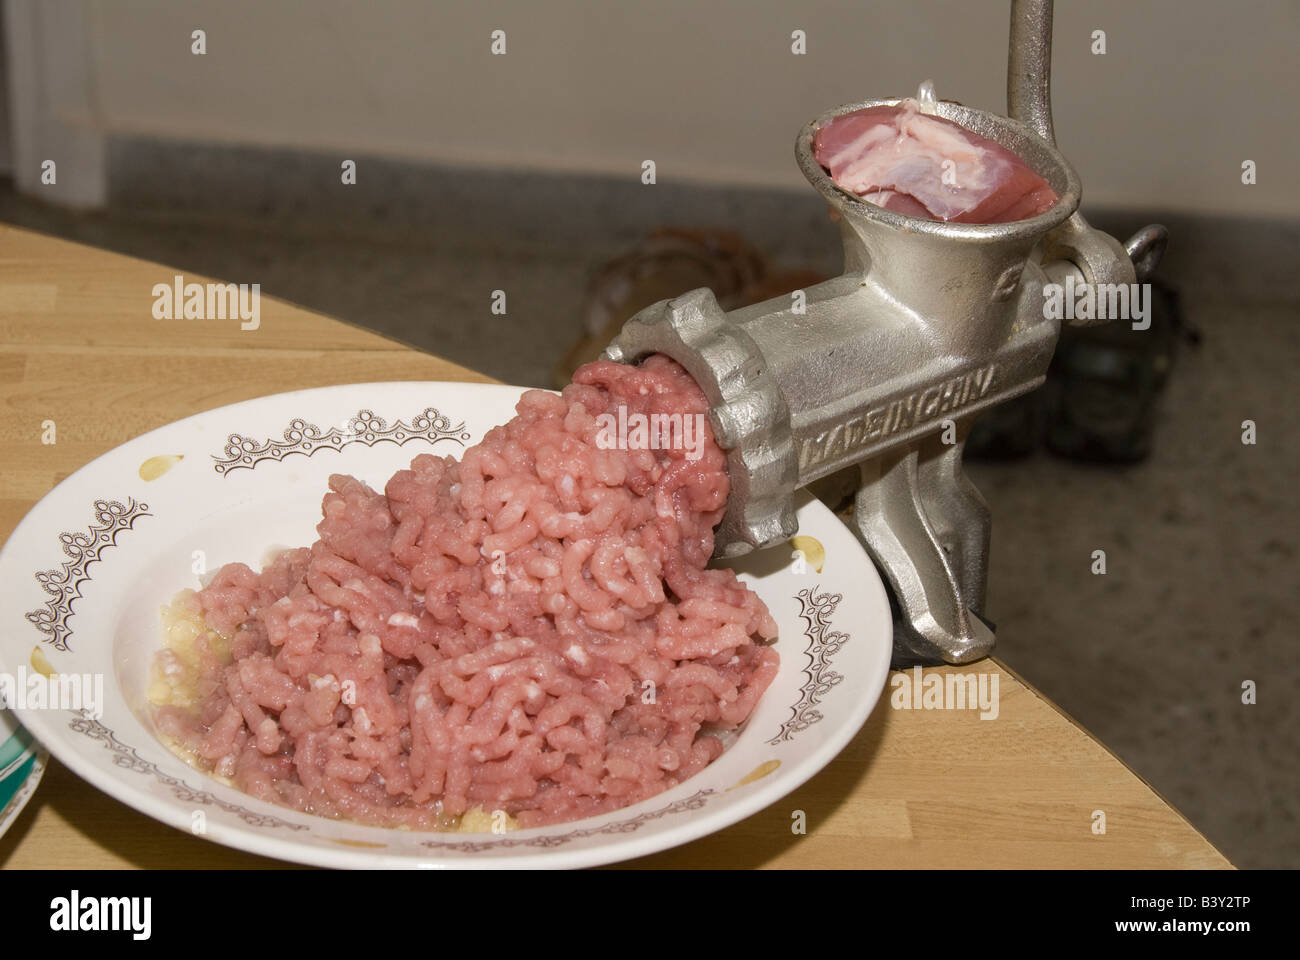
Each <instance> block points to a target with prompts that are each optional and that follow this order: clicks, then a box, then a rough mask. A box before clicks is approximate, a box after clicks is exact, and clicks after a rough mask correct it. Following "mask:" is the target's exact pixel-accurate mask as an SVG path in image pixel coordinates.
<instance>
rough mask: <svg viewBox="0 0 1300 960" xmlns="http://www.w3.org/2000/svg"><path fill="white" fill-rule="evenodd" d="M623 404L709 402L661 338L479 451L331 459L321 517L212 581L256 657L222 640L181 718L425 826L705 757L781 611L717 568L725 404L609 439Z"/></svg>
mask: <svg viewBox="0 0 1300 960" xmlns="http://www.w3.org/2000/svg"><path fill="white" fill-rule="evenodd" d="M620 405H623V406H625V407H626V410H627V413H628V414H629V416H631V415H632V414H635V413H641V414H645V415H652V414H679V415H682V414H686V415H691V414H706V413H707V410H708V403H707V401H706V400H705V397H704V395H703V393H702V392H701V391H700V389H699V387H698V386H697V385H696V384H695V382H694V381H693V380H692V379H691V378H690V376H689V375H687V374H686V372H685V371H684V370H682V368H681V367H679V366H678V365H677V364H676V363H674V362H673V361H671V360H669V359H667V358H665V357H660V356H655V357H650V358H649V359H647V360H646V361H645V362H644V363H643V364H641V365H640V366H636V367H633V366H627V365H621V364H614V363H608V362H597V363H592V364H588V365H587V366H585V367H583V368H581V369H580V370H579V371H578V372H577V373H576V374H575V375H574V377H573V382H572V383H571V384H570V385H569V386H568V387H566V388H565V389H564V391H563V393H562V395H559V396H557V395H555V394H551V393H546V392H542V391H537V390H534V391H529V392H527V393H525V394H524V395H523V396H522V398H521V399H520V401H519V403H518V405H517V407H516V410H517V416H516V417H515V418H514V419H513V420H511V421H510V422H509V423H506V424H505V425H504V426H499V427H495V428H493V429H492V430H490V431H489V432H488V433H487V435H486V436H485V437H484V439H483V441H482V442H481V443H480V444H478V445H477V446H474V447H470V448H469V449H467V450H466V451H465V453H464V456H463V457H462V458H461V460H460V462H457V461H456V460H454V459H453V458H451V457H436V456H433V455H431V454H421V455H420V456H418V457H416V458H415V459H414V460H413V461H412V462H411V465H410V469H407V470H400V471H398V472H397V473H395V474H394V475H393V476H392V478H391V479H389V481H388V483H387V485H386V487H385V488H384V491H383V493H379V492H377V491H375V490H372V489H371V488H370V487H368V486H366V485H365V484H364V483H361V482H360V481H358V480H356V479H354V478H352V477H348V476H339V475H336V476H333V477H331V478H330V482H329V487H330V492H329V493H327V494H326V495H325V498H324V503H323V505H322V512H323V519H322V520H321V522H320V524H319V525H318V527H317V531H318V533H319V535H320V539H319V540H317V541H316V542H315V543H314V544H312V545H311V546H310V547H307V548H302V549H296V550H289V551H286V552H284V553H282V554H281V555H279V556H278V558H276V559H275V560H274V562H272V563H270V564H269V565H268V566H267V568H266V569H265V570H263V571H262V572H261V573H260V574H259V573H255V572H253V571H252V570H251V569H249V568H248V567H247V566H245V565H243V564H240V563H233V564H228V565H227V566H225V567H223V568H222V569H221V570H220V571H219V572H217V574H216V575H215V576H214V577H213V579H212V580H211V582H210V583H209V584H208V585H207V587H206V588H204V589H203V590H202V591H200V592H199V594H198V597H199V601H200V603H201V605H202V611H203V615H204V618H205V620H206V622H207V624H208V626H209V627H210V628H212V629H213V630H215V631H216V632H218V633H220V634H222V635H223V636H227V637H230V638H232V639H231V652H232V653H233V658H234V659H233V662H231V663H225V662H223V661H222V660H220V659H218V658H217V657H216V656H214V655H206V656H205V657H204V660H203V664H204V665H203V668H202V680H201V688H200V709H199V711H198V715H197V716H196V715H195V714H194V713H193V712H190V711H186V710H184V709H180V708H177V707H161V708H159V709H158V710H157V713H156V716H157V721H158V724H159V727H160V729H161V730H162V731H163V732H164V733H165V734H167V735H169V736H171V737H172V738H174V739H175V741H176V742H177V743H178V745H179V746H181V747H182V748H184V749H187V750H189V751H192V752H193V753H194V754H196V755H197V756H198V757H199V758H201V760H202V761H203V762H204V763H206V764H209V765H211V767H212V768H213V769H215V770H216V771H217V772H218V773H220V774H223V775H225V776H227V777H230V778H232V779H233V780H234V782H235V783H236V784H238V786H240V787H241V788H242V789H243V790H245V791H247V792H248V793H250V794H253V795H255V796H257V797H260V798H263V799H266V800H271V801H275V802H278V803H281V804H285V805H287V806H289V807H292V808H294V809H298V810H303V811H308V812H312V813H317V814H321V815H325V816H330V817H338V818H347V819H352V820H357V821H362V822H367V823H375V824H382V825H388V826H407V827H413V828H417V829H418V828H435V827H437V826H440V825H446V824H447V822H448V818H449V817H455V816H458V815H460V814H462V813H464V812H465V811H466V810H467V809H469V808H473V807H481V808H482V809H484V810H486V811H494V810H504V811H506V812H508V813H509V814H511V815H513V816H514V817H515V818H516V820H517V822H518V823H519V825H521V826H525V827H527V826H537V825H542V824H548V823H555V822H559V821H566V820H572V819H577V818H580V817H585V816H590V815H594V814H599V813H602V812H606V811H609V810H612V809H615V808H618V807H622V806H625V805H627V804H631V803H635V802H637V801H640V800H643V799H645V798H647V797H650V796H652V795H654V794H656V793H658V792H660V791H662V790H665V789H667V788H669V787H671V786H673V785H675V784H677V783H679V782H681V781H682V780H685V779H686V778H687V777H690V776H692V775H694V774H695V773H698V772H699V771H700V770H702V769H703V768H704V767H705V766H707V765H708V764H709V763H710V762H712V761H713V760H714V759H715V758H716V757H717V756H718V755H719V754H720V753H721V752H722V749H723V745H722V742H721V741H720V740H719V739H718V737H717V736H715V735H714V734H716V733H719V732H722V731H725V730H729V729H734V728H736V727H737V726H738V725H739V724H741V723H743V722H744V721H745V719H746V718H747V717H748V716H749V715H750V713H751V711H752V710H753V709H754V705H755V703H756V702H757V701H758V699H759V697H760V696H761V695H762V693H763V691H764V690H765V689H766V688H767V686H768V684H769V683H771V681H772V679H773V677H774V676H775V675H776V671H777V664H778V657H777V654H776V651H775V650H774V649H772V647H771V646H769V645H766V644H764V643H763V642H762V641H763V640H767V639H770V638H773V637H775V635H776V624H775V622H774V621H773V619H772V617H771V615H770V614H769V613H768V610H767V608H766V607H765V606H764V604H763V602H762V601H761V600H760V599H759V598H758V596H757V595H756V594H755V593H753V592H752V591H750V590H749V589H748V588H747V587H745V586H744V585H743V584H742V583H740V582H739V581H738V580H737V578H736V576H735V574H734V573H733V572H732V571H730V570H727V569H705V564H706V563H707V561H708V560H709V557H710V554H711V553H712V550H713V527H714V525H715V524H717V523H718V521H719V520H720V519H721V516H722V513H723V510H724V508H725V505H726V501H727V493H728V478H727V474H726V470H725V457H724V454H723V453H722V451H721V450H720V449H719V448H718V446H717V444H716V442H715V441H714V439H713V435H712V432H711V430H709V429H708V427H707V419H706V418H703V417H702V418H701V420H703V421H704V422H705V431H706V435H705V438H704V443H703V450H702V451H700V450H699V448H698V447H696V448H695V449H694V450H682V449H648V448H645V446H644V445H643V448H642V449H603V448H602V446H608V442H606V443H604V444H603V445H602V444H601V443H599V442H598V441H597V435H598V428H597V422H596V417H597V416H598V415H600V414H605V413H608V414H615V413H616V412H617V410H618V408H619V406H620ZM697 454H698V456H696V455H697ZM692 457H695V458H694V459H692Z"/></svg>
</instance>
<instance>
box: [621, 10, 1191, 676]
mask: <svg viewBox="0 0 1300 960" xmlns="http://www.w3.org/2000/svg"><path fill="white" fill-rule="evenodd" d="M1051 37H1052V4H1051V0H1013V2H1012V5H1011V38H1010V55H1009V58H1008V71H1007V104H1008V112H1009V113H1010V114H1011V116H1012V117H1014V118H1015V119H1008V118H1007V117H1002V116H999V115H997V114H993V113H989V112H986V111H982V110H976V109H973V108H970V107H965V106H962V105H960V104H957V103H952V102H947V101H940V102H938V103H936V104H934V107H933V112H934V113H935V114H936V115H937V116H940V117H943V118H945V119H948V120H951V121H953V122H955V123H957V124H959V125H961V126H963V127H965V128H966V129H968V130H971V131H973V132H975V133H977V134H979V135H981V136H983V137H986V138H988V139H990V140H993V141H994V142H996V143H998V144H1000V145H1001V146H1003V147H1005V148H1006V149H1008V150H1010V151H1011V152H1012V153H1014V154H1015V155H1016V156H1018V157H1020V158H1021V159H1022V160H1023V161H1024V162H1025V163H1026V164H1028V165H1029V166H1030V167H1031V168H1032V169H1033V170H1034V171H1035V172H1036V173H1038V174H1039V176H1041V177H1042V178H1043V179H1044V180H1046V181H1047V183H1048V184H1049V185H1050V186H1051V187H1052V189H1053V190H1055V191H1056V194H1057V196H1058V198H1059V199H1058V201H1057V203H1056V204H1055V205H1054V206H1053V207H1052V208H1051V209H1050V210H1048V211H1046V212H1045V213H1042V214H1039V215H1038V216H1034V217H1031V218H1029V219H1025V220H1018V221H1013V222H1006V223H992V224H967V223H952V222H944V221H938V220H926V219H920V218H916V217H911V216H907V215H904V214H901V213H896V212H893V211H890V210H886V209H884V208H883V207H879V206H876V205H874V204H871V203H868V202H866V201H864V200H862V199H860V198H859V197H857V196H856V195H854V194H852V193H849V192H847V191H845V190H842V189H841V188H840V187H839V186H837V185H836V183H835V182H834V181H833V180H832V179H831V177H830V176H829V175H828V174H827V173H826V171H825V170H823V169H822V167H821V165H820V164H819V163H818V162H817V160H816V159H815V157H814V155H813V136H814V134H815V133H816V131H817V129H818V128H819V127H820V126H821V125H822V124H823V123H825V122H827V121H829V120H830V119H831V118H832V117H835V116H839V115H841V114H845V113H851V112H853V111H856V110H861V109H864V108H866V107H874V106H894V105H897V104H899V103H900V102H901V101H900V100H898V99H885V100H869V101H864V102H862V103H855V104H850V105H847V106H842V107H838V108H836V109H834V110H831V111H829V112H828V113H825V114H823V115H822V116H821V117H818V118H817V119H816V120H814V121H812V122H811V123H809V124H808V125H807V126H805V127H804V128H803V129H802V130H801V131H800V133H799V136H798V138H797V139H796V141H795V157H796V159H797V161H798V163H799V167H800V169H801V170H802V171H803V173H804V176H806V177H807V178H808V181H809V182H810V183H811V184H812V185H813V187H814V188H815V189H816V190H817V192H818V193H820V194H821V195H822V196H823V197H824V198H825V199H826V201H827V202H828V203H829V204H830V205H831V207H832V208H833V209H835V210H836V211H837V212H838V214H839V220H840V226H841V231H842V234H843V243H844V273H843V274H842V275H841V276H839V277H836V278H834V279H832V280H827V281H825V282H824V283H820V284H818V285H816V286H814V287H810V288H809V289H808V290H806V291H804V302H803V303H802V304H799V308H798V309H796V306H795V302H794V300H793V298H791V297H790V296H785V297H777V298H775V299H772V300H768V301H765V302H763V303H759V304H755V305H753V306H749V307H744V308H742V309H739V310H733V311H731V312H729V313H728V312H725V311H723V310H722V309H721V308H720V307H719V305H718V302H717V300H716V298H715V297H714V295H713V292H712V291H711V290H708V289H707V288H701V289H698V290H693V291H691V292H689V293H687V294H684V295H682V296H680V297H677V298H675V299H672V300H665V301H661V302H659V303H657V304H654V305H652V306H650V307H647V308H646V309H645V310H642V311H641V312H640V313H638V314H637V315H636V316H634V317H633V318H632V319H631V320H629V321H628V322H627V324H626V325H625V326H624V327H623V329H622V331H621V332H620V333H619V335H618V336H617V337H616V338H615V339H614V341H613V342H612V343H611V344H610V346H609V347H608V348H607V350H606V352H605V356H606V358H608V359H611V360H615V361H619V362H625V363H631V362H635V361H637V360H640V359H642V358H644V357H646V356H648V355H649V354H652V353H663V354H666V355H667V356H669V357H671V358H672V359H674V360H676V361H677V362H678V363H680V364H681V365H682V366H683V367H684V368H685V369H686V370H687V371H688V372H689V373H690V374H691V375H692V376H693V377H694V378H695V379H696V381H697V382H698V383H699V385H700V387H701V389H702V390H703V391H704V393H705V395H706V396H707V397H708V400H709V403H710V406H711V409H710V414H709V417H710V422H711V424H712V426H713V431H714V434H715V436H716V438H717V441H718V443H719V445H720V446H721V447H722V448H723V449H724V450H726V451H727V460H728V471H729V473H730V476H731V496H730V499H729V501H728V506H727V510H726V513H725V515H724V517H723V520H722V523H721V524H720V526H719V527H718V529H717V532H716V550H715V553H716V555H717V556H719V557H735V556H739V555H742V554H744V553H748V552H749V551H751V550H754V549H760V548H763V547H767V546H772V545H775V544H779V543H784V542H785V541H787V540H788V539H789V538H790V537H792V536H793V535H794V534H795V532H796V530H797V522H796V520H795V512H794V494H795V491H796V490H797V489H799V488H800V487H803V486H805V485H806V484H809V483H811V482H812V481H814V480H818V479H820V478H822V477H825V476H828V475H829V474H831V473H834V472H836V471H838V470H841V469H843V468H846V467H851V466H853V465H857V468H858V470H859V477H858V479H857V494H856V497H855V501H854V511H853V516H852V520H851V524H852V526H853V528H854V531H855V533H856V534H857V536H858V538H859V540H861V542H862V544H863V546H864V547H865V548H866V550H867V552H868V554H869V555H870V556H871V558H872V560H873V561H874V562H875V564H876V566H877V567H878V568H879V570H880V572H881V575H882V577H883V579H884V580H885V582H886V584H887V585H888V588H889V592H890V597H891V602H892V604H893V607H894V614H895V623H894V663H895V666H906V665H911V664H917V663H923V664H928V663H944V662H946V663H969V662H971V661H973V660H978V659H980V658H982V657H985V656H987V655H988V654H989V652H990V651H991V650H992V647H993V642H994V638H993V632H992V630H991V629H990V628H989V626H987V625H986V624H985V622H984V621H983V620H981V619H980V617H979V616H978V614H979V613H980V612H981V611H982V609H983V605H984V600H985V588H986V584H987V579H988V550H989V528H990V516H989V509H988V506H987V504H986V503H985V502H984V499H983V497H981V496H980V493H979V491H978V490H976V489H975V487H974V485H973V484H972V483H971V482H970V480H969V479H968V478H967V477H966V475H965V474H964V472H963V471H962V451H963V447H964V444H965V440H966V437H967V435H968V433H969V430H970V426H971V424H972V423H973V421H974V419H975V417H976V416H977V415H978V414H979V413H981V412H982V411H984V410H986V409H988V408H989V407H992V406H994V405H995V404H998V403H1001V402H1003V401H1005V400H1010V399H1012V398H1013V397H1017V396H1020V395H1021V394H1024V393H1027V392H1028V391H1030V390H1033V389H1035V388H1036V387H1038V386H1039V385H1040V384H1042V383H1043V381H1044V379H1045V378H1046V375H1047V369H1048V365H1049V363H1050V362H1051V359H1052V353H1053V351H1054V350H1055V347H1056V341H1057V337H1058V335H1059V333H1060V321H1059V320H1057V319H1052V318H1049V317H1047V316H1045V313H1046V311H1044V309H1043V303H1044V298H1043V293H1042V290H1043V286H1044V284H1046V283H1051V282H1063V280H1064V278H1065V277H1066V276H1067V275H1070V274H1073V276H1074V278H1075V282H1076V285H1077V284H1079V283H1097V284H1100V283H1132V282H1133V281H1134V280H1135V278H1136V275H1137V271H1135V268H1134V263H1137V264H1139V267H1140V268H1141V269H1142V273H1143V274H1145V273H1147V272H1149V271H1150V270H1152V269H1154V267H1155V264H1156V263H1157V262H1158V261H1159V258H1160V255H1161V253H1162V252H1163V248H1164V244H1165V231H1164V228H1163V227H1147V228H1145V229H1144V230H1142V231H1140V232H1139V233H1138V234H1137V235H1136V236H1135V237H1134V238H1133V239H1132V240H1131V241H1129V244H1128V245H1127V246H1121V245H1120V244H1119V242H1118V241H1116V240H1115V239H1114V238H1112V237H1110V236H1108V235H1106V234H1104V233H1101V232H1099V231H1097V230H1094V229H1092V228H1091V227H1089V226H1088V224H1087V223H1086V222H1085V221H1084V220H1083V218H1082V217H1081V216H1080V215H1079V214H1078V212H1077V208H1078V205H1079V198H1080V185H1079V180H1078V177H1077V176H1076V174H1075V172H1074V170H1073V169H1072V168H1071V167H1070V165H1069V163H1068V162H1067V161H1066V160H1065V158H1064V157H1063V156H1062V155H1061V154H1060V153H1059V152H1058V150H1057V149H1056V147H1055V145H1054V141H1053V133H1052V121H1051V99H1050V63H1051ZM1084 322H1088V321H1084Z"/></svg>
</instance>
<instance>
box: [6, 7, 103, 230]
mask: <svg viewBox="0 0 1300 960" xmlns="http://www.w3.org/2000/svg"><path fill="white" fill-rule="evenodd" d="M3 12H4V26H5V30H4V32H5V42H6V48H7V49H6V58H7V61H8V75H9V80H8V83H9V89H8V98H9V129H10V131H11V137H10V155H11V166H12V172H13V177H14V185H15V186H16V188H17V189H18V191H19V192H20V193H23V194H27V195H29V196H31V197H33V198H34V199H39V200H43V201H46V202H48V203H53V204H57V205H59V206H65V207H75V208H81V209H85V208H98V207H102V206H104V204H105V202H106V200H107V196H108V170H107V151H106V148H105V137H104V130H103V125H102V123H101V122H100V118H99V114H98V110H97V107H96V95H95V94H96V91H95V66H94V59H93V55H92V54H93V51H92V49H91V30H90V18H91V15H92V12H91V10H90V4H89V2H88V0H4V10H3ZM51 161H52V162H53V164H54V167H53V180H54V182H53V183H50V182H46V181H47V180H48V179H49V167H48V164H49V163H50V162H51Z"/></svg>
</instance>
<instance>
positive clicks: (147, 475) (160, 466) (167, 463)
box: [136, 453, 185, 483]
mask: <svg viewBox="0 0 1300 960" xmlns="http://www.w3.org/2000/svg"><path fill="white" fill-rule="evenodd" d="M184 459H185V456H184V455H183V454H180V453H166V454H162V455H160V456H157V457H150V458H149V459H148V460H146V461H145V462H144V463H142V464H140V469H139V470H138V471H136V472H137V473H139V474H140V479H141V480H143V481H144V482H145V483H148V482H149V481H151V480H157V479H158V478H159V477H161V476H162V475H163V474H164V473H166V472H167V471H168V470H170V469H171V468H172V467H174V466H176V464H178V463H180V462H181V461H182V460H184Z"/></svg>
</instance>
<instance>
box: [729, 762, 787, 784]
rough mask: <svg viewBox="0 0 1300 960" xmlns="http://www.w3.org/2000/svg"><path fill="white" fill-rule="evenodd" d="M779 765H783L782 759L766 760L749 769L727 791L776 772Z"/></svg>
mask: <svg viewBox="0 0 1300 960" xmlns="http://www.w3.org/2000/svg"><path fill="white" fill-rule="evenodd" d="M779 766H781V761H780V760H764V761H763V762H762V763H760V764H759V765H758V766H756V767H755V768H754V769H753V770H751V771H749V773H747V774H745V775H744V776H743V777H741V778H740V779H739V780H737V781H736V782H735V783H733V784H732V785H731V786H729V787H727V791H728V792H730V791H732V790H735V789H736V788H737V787H743V786H745V784H747V783H753V782H754V781H755V780H762V779H763V778H764V777H766V776H767V775H768V774H769V773H775V772H776V769H777V767H779Z"/></svg>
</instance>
